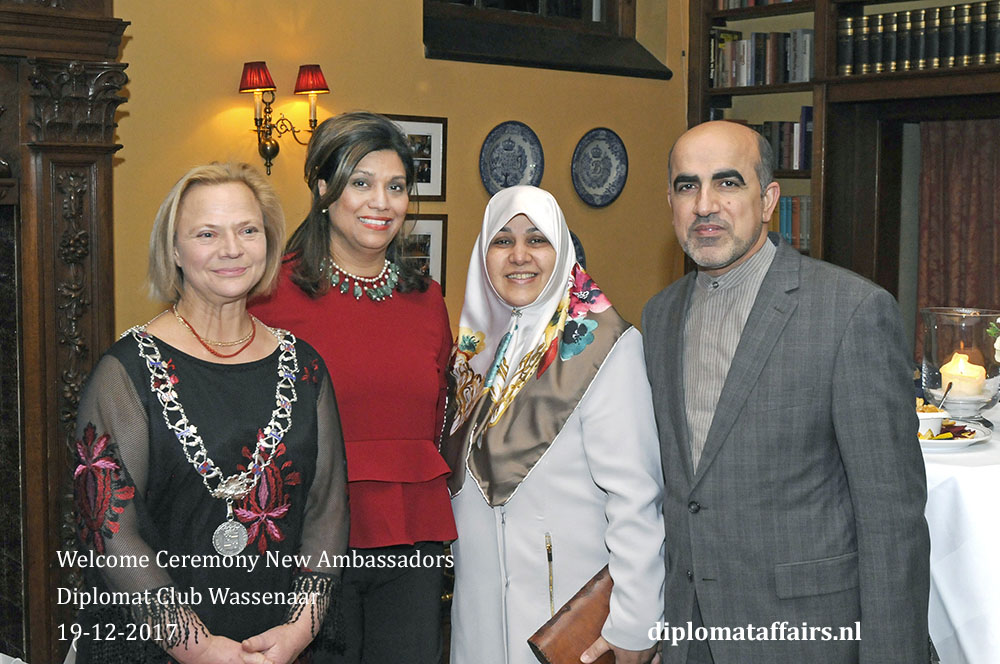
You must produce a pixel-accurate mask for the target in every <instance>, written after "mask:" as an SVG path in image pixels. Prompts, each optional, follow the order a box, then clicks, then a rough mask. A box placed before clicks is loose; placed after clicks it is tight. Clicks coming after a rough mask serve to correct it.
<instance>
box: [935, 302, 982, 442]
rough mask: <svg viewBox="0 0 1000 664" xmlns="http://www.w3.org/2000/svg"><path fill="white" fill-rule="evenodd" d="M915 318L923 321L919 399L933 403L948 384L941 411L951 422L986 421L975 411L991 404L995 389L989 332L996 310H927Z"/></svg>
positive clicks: (942, 393) (938, 399) (942, 308)
mask: <svg viewBox="0 0 1000 664" xmlns="http://www.w3.org/2000/svg"><path fill="white" fill-rule="evenodd" d="M920 315H921V316H922V317H923V320H924V351H923V361H922V363H921V368H920V380H921V384H922V386H923V390H924V398H925V399H927V400H928V401H931V402H932V403H934V404H937V403H938V402H939V401H940V400H941V397H943V396H944V392H945V390H946V389H947V387H948V384H949V383H950V384H951V391H950V392H948V399H947V401H946V402H945V405H944V408H945V410H947V411H948V412H949V413H950V414H951V416H952V417H955V418H960V419H974V420H978V421H980V422H986V420H984V419H983V417H982V415H980V413H981V412H982V411H984V410H986V409H987V408H990V407H992V406H993V405H995V404H996V403H997V390H998V389H1000V361H998V359H997V354H998V353H1000V351H998V350H995V348H994V343H995V339H994V338H993V337H992V336H991V335H990V333H989V329H990V325H991V323H994V322H996V321H997V319H998V318H1000V311H993V310H988V309H965V308H953V307H928V308H926V309H921V310H920ZM986 424H987V425H988V426H990V428H992V425H991V424H989V423H988V422H986Z"/></svg>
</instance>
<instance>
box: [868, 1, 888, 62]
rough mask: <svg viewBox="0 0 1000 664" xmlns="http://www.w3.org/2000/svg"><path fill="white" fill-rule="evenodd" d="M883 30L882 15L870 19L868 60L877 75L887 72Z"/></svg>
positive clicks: (874, 15) (875, 15)
mask: <svg viewBox="0 0 1000 664" xmlns="http://www.w3.org/2000/svg"><path fill="white" fill-rule="evenodd" d="M882 29H883V28H882V15H881V14H873V15H872V16H869V17H868V60H869V61H871V63H872V71H873V72H875V73H876V74H881V73H882V72H883V71H885V64H884V63H883V62H882Z"/></svg>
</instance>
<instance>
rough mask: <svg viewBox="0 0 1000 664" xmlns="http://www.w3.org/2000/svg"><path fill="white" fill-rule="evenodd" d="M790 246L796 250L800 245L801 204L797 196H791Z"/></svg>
mask: <svg viewBox="0 0 1000 664" xmlns="http://www.w3.org/2000/svg"><path fill="white" fill-rule="evenodd" d="M791 207H792V215H791V216H792V229H791V230H792V246H793V247H794V248H796V249H798V248H799V246H800V244H801V235H802V202H801V200H800V199H799V197H798V196H792V200H791Z"/></svg>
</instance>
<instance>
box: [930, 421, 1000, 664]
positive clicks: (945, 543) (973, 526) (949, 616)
mask: <svg viewBox="0 0 1000 664" xmlns="http://www.w3.org/2000/svg"><path fill="white" fill-rule="evenodd" d="M983 414H984V416H985V417H986V418H988V419H989V420H991V421H992V422H996V423H1000V407H994V408H993V409H991V410H988V411H986V412H984V413H983ZM923 456H924V467H925V468H926V471H927V507H926V510H925V515H926V517H927V525H928V527H929V529H930V536H931V561H930V563H931V564H930V569H931V593H930V604H929V609H928V624H929V628H930V636H931V640H932V641H933V642H934V647H935V648H936V650H937V653H938V657H940V660H941V664H997V663H998V662H1000V432H997V433H994V434H992V435H990V436H989V437H988V438H986V439H985V440H982V441H979V442H976V443H974V444H971V445H965V446H961V444H956V446H955V447H954V448H951V449H944V450H940V449H935V450H931V449H927V448H926V447H925V448H924V450H923Z"/></svg>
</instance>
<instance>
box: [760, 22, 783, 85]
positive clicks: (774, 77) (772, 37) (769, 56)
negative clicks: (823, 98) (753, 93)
mask: <svg viewBox="0 0 1000 664" xmlns="http://www.w3.org/2000/svg"><path fill="white" fill-rule="evenodd" d="M780 42H781V33H779V32H771V33H768V35H767V52H766V53H765V55H764V83H765V84H766V85H774V84H775V83H780V82H781V80H780V79H779V78H778V45H779V44H780Z"/></svg>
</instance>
